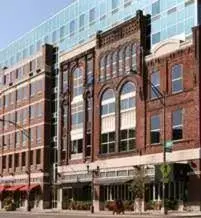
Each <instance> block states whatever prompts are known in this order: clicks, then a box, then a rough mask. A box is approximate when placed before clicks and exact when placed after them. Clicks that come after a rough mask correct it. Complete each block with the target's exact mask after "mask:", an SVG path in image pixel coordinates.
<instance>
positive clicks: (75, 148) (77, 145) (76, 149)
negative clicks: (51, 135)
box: [71, 139, 83, 154]
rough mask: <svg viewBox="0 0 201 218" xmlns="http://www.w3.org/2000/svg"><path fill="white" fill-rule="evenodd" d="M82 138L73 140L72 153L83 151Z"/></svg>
mask: <svg viewBox="0 0 201 218" xmlns="http://www.w3.org/2000/svg"><path fill="white" fill-rule="evenodd" d="M82 146H83V145H82V139H78V140H74V141H72V142H71V154H79V153H82Z"/></svg>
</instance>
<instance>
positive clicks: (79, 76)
mask: <svg viewBox="0 0 201 218" xmlns="http://www.w3.org/2000/svg"><path fill="white" fill-rule="evenodd" d="M82 92H83V69H82V68H81V67H78V68H76V69H75V71H74V72H73V97H76V96H79V95H82Z"/></svg>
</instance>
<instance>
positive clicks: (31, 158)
mask: <svg viewBox="0 0 201 218" xmlns="http://www.w3.org/2000/svg"><path fill="white" fill-rule="evenodd" d="M30 164H31V165H33V151H31V152H30Z"/></svg>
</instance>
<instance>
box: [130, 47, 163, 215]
mask: <svg viewBox="0 0 201 218" xmlns="http://www.w3.org/2000/svg"><path fill="white" fill-rule="evenodd" d="M142 50H143V49H142ZM130 72H132V73H133V74H135V75H136V76H138V77H139V78H140V79H143V78H142V76H141V75H139V74H137V71H136V70H133V69H132V68H131V70H130ZM147 82H148V83H149V85H150V86H151V89H152V90H153V92H154V94H155V95H156V96H157V98H158V99H159V100H160V103H161V105H162V106H163V142H162V145H163V166H164V167H165V166H166V150H165V143H166V121H165V120H166V119H165V117H166V93H165V92H163V93H162V92H161V91H160V90H159V89H158V88H157V87H156V86H155V85H154V84H153V83H152V82H151V81H150V80H149V79H148V78H147ZM162 190H163V202H162V204H163V213H164V215H166V214H167V208H166V205H165V192H166V186H165V176H164V174H163V189H162Z"/></svg>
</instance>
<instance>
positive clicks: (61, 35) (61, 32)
mask: <svg viewBox="0 0 201 218" xmlns="http://www.w3.org/2000/svg"><path fill="white" fill-rule="evenodd" d="M64 36H65V26H62V27H61V28H60V39H63V38H64Z"/></svg>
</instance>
